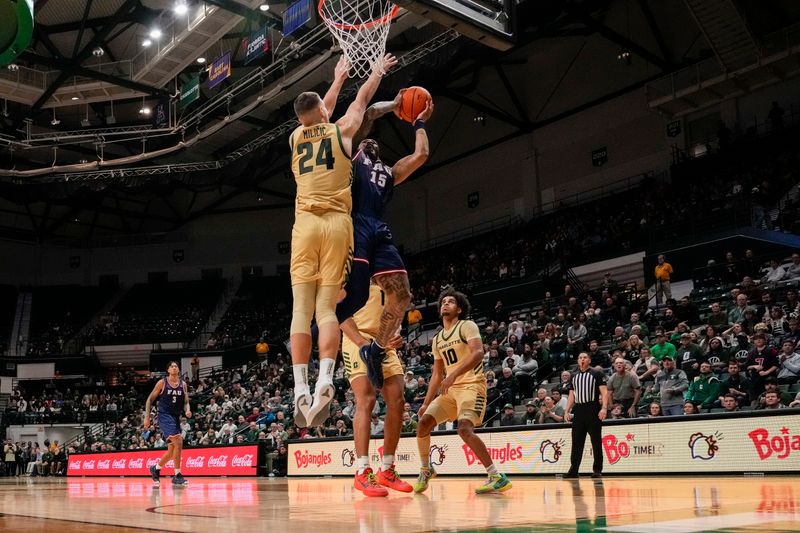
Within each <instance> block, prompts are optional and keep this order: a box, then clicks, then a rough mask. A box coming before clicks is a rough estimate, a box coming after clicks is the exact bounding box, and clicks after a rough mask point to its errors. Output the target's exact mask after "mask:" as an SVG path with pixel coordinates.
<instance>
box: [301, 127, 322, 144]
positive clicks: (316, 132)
mask: <svg viewBox="0 0 800 533" xmlns="http://www.w3.org/2000/svg"><path fill="white" fill-rule="evenodd" d="M325 133H326V131H325V126H322V125H319V126H312V127H310V128H307V129H305V130H303V139H306V140H307V139H313V138H314V137H322V136H323V135H325Z"/></svg>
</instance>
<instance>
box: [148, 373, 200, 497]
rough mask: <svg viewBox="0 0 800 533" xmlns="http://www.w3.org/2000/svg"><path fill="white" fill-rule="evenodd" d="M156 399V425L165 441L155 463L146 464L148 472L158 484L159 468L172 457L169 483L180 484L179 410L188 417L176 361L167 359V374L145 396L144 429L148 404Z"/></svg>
mask: <svg viewBox="0 0 800 533" xmlns="http://www.w3.org/2000/svg"><path fill="white" fill-rule="evenodd" d="M156 399H158V404H157V408H158V415H157V416H158V418H157V420H158V427H159V429H160V430H161V433H162V434H163V435H164V438H165V439H166V441H167V452H166V453H165V454H164V455H163V456H161V459H160V460H159V461H158V463H157V464H155V465H153V466H151V467H150V475H151V476H152V477H153V481H154V482H155V484H156V485H158V483H159V479H158V478H159V476H160V474H161V468H163V467H164V465H166V464H167V463H168V462H169V460H170V459H172V462H173V464H174V465H175V476H174V477H173V478H172V484H173V485H184V484H185V483H186V480H185V479H184V478H183V476H182V475H181V452H182V451H183V435H182V434H181V422H180V416H181V411H183V413H184V414H185V415H186V418H191V416H192V411H191V410H190V409H189V388H188V387H187V386H186V382H185V381H183V380H182V379H181V369H180V367H179V366H178V363H176V362H175V361H170V363H169V366H167V377H165V378H164V379H161V380H159V381H158V383H156V386H155V387H154V388H153V392H151V393H150V396H148V397H147V403H145V407H144V428H145V429H147V428H149V427H150V407H151V405H152V404H153V401H155V400H156Z"/></svg>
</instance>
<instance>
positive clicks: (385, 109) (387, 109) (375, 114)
mask: <svg viewBox="0 0 800 533" xmlns="http://www.w3.org/2000/svg"><path fill="white" fill-rule="evenodd" d="M406 90H407V89H400V92H399V93H397V96H396V97H395V98H394V100H391V101H387V102H375V103H374V104H372V105H371V106H369V107H368V108H367V110H366V111H365V112H364V121H363V122H362V123H361V127H360V128H358V131H357V132H356V134H355V135H353V146H358V145H359V144H361V141H363V140H364V139H366V138H367V136H368V135H369V134H370V132H371V131H372V126H373V124H375V121H376V120H378V119H379V118H381V117H382V116H384V115H388V114H389V113H391V112H393V111H396V110H397V109H399V107H400V103H401V102H402V100H403V93H404V92H405V91H406Z"/></svg>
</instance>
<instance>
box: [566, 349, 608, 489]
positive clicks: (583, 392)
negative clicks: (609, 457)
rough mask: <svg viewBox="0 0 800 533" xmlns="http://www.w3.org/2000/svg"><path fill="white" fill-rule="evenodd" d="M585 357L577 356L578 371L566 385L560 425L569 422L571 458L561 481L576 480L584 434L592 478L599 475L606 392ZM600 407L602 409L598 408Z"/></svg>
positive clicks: (603, 381)
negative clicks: (591, 461) (589, 447)
mask: <svg viewBox="0 0 800 533" xmlns="http://www.w3.org/2000/svg"><path fill="white" fill-rule="evenodd" d="M589 362H590V359H589V354H588V353H586V352H581V353H580V355H578V369H577V370H575V372H573V373H572V377H571V379H570V382H569V400H567V409H566V410H565V411H564V421H565V422H569V421H570V419H571V418H574V420H572V457H571V458H570V459H571V463H572V464H571V465H570V467H569V471H568V472H567V473H566V475H565V476H564V477H565V478H577V477H578V470H579V469H580V467H581V458H582V457H583V445H584V444H585V443H586V434H587V433H588V434H589V438H590V439H591V441H592V456H593V457H594V464H593V465H592V477H595V478H597V477H601V476H602V475H603V448H602V445H601V436H602V435H601V430H602V425H603V420H605V419H606V411H607V410H608V388H607V387H606V375H605V374H604V373H603V372H602V371H600V370H597V369H596V368H590V367H589ZM601 403H602V408H601ZM573 405H574V406H575V413H574V417H573V416H571V415H570V411H571V410H572V406H573Z"/></svg>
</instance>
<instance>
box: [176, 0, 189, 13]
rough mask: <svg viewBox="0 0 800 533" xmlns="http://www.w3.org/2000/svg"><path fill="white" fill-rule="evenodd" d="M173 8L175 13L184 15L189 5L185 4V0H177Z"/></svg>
mask: <svg viewBox="0 0 800 533" xmlns="http://www.w3.org/2000/svg"><path fill="white" fill-rule="evenodd" d="M173 10H174V11H175V14H176V15H185V14H186V13H187V12H188V11H189V6H187V5H186V0H178V1H177V2H176V3H175V7H174V8H173Z"/></svg>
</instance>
